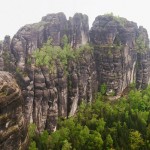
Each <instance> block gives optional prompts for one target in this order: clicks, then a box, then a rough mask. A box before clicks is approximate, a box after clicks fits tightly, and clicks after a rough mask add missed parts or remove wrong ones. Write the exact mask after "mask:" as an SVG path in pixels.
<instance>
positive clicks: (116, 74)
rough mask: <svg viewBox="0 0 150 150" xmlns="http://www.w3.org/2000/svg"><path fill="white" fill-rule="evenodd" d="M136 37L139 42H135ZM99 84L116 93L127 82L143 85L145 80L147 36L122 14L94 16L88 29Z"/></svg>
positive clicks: (147, 73) (147, 51)
mask: <svg viewBox="0 0 150 150" xmlns="http://www.w3.org/2000/svg"><path fill="white" fill-rule="evenodd" d="M139 37H142V38H141V39H140V40H141V42H142V43H140V44H143V46H140V45H138V44H137V40H138V38H139ZM90 40H91V42H92V43H93V44H94V56H95V61H96V67H97V76H98V81H99V85H101V84H102V83H106V85H107V87H108V93H109V94H111V93H112V94H113V93H115V94H116V95H119V94H121V93H122V91H123V90H124V89H125V88H126V87H127V86H128V85H129V84H131V83H133V82H135V83H137V87H138V88H139V87H142V88H143V87H145V86H146V85H147V84H148V82H149V78H150V76H149V72H150V69H149V63H150V61H149V58H150V57H149V52H150V51H149V48H148V47H149V46H148V45H149V40H148V35H147V31H146V30H145V29H144V28H143V27H140V28H138V26H137V25H136V24H135V23H134V22H131V21H128V20H126V19H125V18H117V17H114V16H109V15H104V16H98V17H97V18H96V19H95V21H94V23H93V27H92V28H91V30H90Z"/></svg>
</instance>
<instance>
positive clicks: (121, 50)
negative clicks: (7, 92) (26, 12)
mask: <svg viewBox="0 0 150 150" xmlns="http://www.w3.org/2000/svg"><path fill="white" fill-rule="evenodd" d="M63 35H67V36H68V39H69V42H70V44H71V46H72V47H79V46H80V45H84V44H86V43H87V42H89V41H90V42H91V43H92V44H93V46H94V50H93V51H92V52H89V51H85V52H84V53H82V59H78V61H70V62H69V65H68V73H69V75H66V74H65V72H64V70H63V69H62V68H61V67H60V66H59V64H58V65H56V67H55V69H56V71H55V73H49V70H48V69H47V68H46V67H35V65H34V63H33V62H34V60H32V63H31V64H29V63H28V58H30V57H31V56H32V54H33V51H35V49H36V48H40V47H41V46H42V44H43V43H44V42H46V41H47V39H48V38H49V37H51V38H52V39H53V44H54V45H61V39H62V37H63ZM140 42H141V43H140ZM0 52H1V53H0V54H1V55H0V69H1V70H7V71H10V72H12V73H14V75H16V78H17V80H18V84H19V85H20V86H21V89H22V94H23V97H24V101H25V103H24V106H25V117H26V120H27V121H28V122H34V123H36V125H37V127H38V129H39V131H42V130H43V129H48V130H49V131H52V130H55V129H56V119H57V117H58V116H64V117H67V116H69V115H73V114H74V113H75V112H76V110H77V106H78V104H79V103H80V102H81V101H83V100H85V101H87V102H90V101H91V100H92V98H93V95H94V93H95V92H97V91H98V89H99V87H100V85H102V84H103V83H105V84H106V85H107V87H108V89H107V94H115V95H121V93H122V92H123V91H124V89H126V87H127V86H128V85H129V84H131V83H133V82H136V83H137V87H138V88H144V87H145V86H146V85H147V84H148V83H149V77H150V70H149V63H150V60H149V58H150V57H149V54H150V51H149V39H148V35H147V31H146V30H145V29H144V28H143V27H139V28H138V26H137V24H136V23H134V22H131V21H128V20H126V19H124V18H117V17H114V16H111V15H104V16H98V17H96V19H95V21H94V23H93V26H92V28H91V30H89V25H88V17H87V16H86V15H83V14H80V13H77V14H75V15H74V17H72V18H69V20H67V19H66V17H65V15H64V14H63V13H58V14H49V15H47V16H45V17H43V18H42V20H41V21H40V22H39V23H35V24H31V25H26V26H24V27H22V28H21V29H20V30H19V31H18V32H17V33H16V35H15V36H14V37H13V39H12V40H10V38H9V37H8V36H6V37H5V39H4V41H3V44H1V45H0ZM16 72H17V73H16Z"/></svg>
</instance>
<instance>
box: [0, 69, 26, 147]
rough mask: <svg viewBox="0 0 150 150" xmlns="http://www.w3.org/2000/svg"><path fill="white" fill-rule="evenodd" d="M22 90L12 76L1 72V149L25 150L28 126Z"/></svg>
mask: <svg viewBox="0 0 150 150" xmlns="http://www.w3.org/2000/svg"><path fill="white" fill-rule="evenodd" d="M22 104H23V99H22V95H21V90H20V88H19V87H18V85H17V83H16V81H15V80H14V78H13V77H12V75H11V74H9V73H7V72H3V71H0V149H1V150H12V149H13V150H17V149H25V148H26V145H27V124H26V123H25V120H24V116H23V107H22Z"/></svg>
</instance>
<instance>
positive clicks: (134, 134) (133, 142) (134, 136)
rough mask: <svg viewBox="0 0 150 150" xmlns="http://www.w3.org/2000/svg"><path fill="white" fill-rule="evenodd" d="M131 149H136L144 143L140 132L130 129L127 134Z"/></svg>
mask: <svg viewBox="0 0 150 150" xmlns="http://www.w3.org/2000/svg"><path fill="white" fill-rule="evenodd" d="M129 140H130V147H131V150H137V149H139V148H140V147H142V146H143V145H144V142H143V139H142V137H141V134H140V133H139V132H138V131H131V132H130V134H129Z"/></svg>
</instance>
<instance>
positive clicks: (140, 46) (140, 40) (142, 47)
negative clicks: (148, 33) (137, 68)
mask: <svg viewBox="0 0 150 150" xmlns="http://www.w3.org/2000/svg"><path fill="white" fill-rule="evenodd" d="M135 49H136V50H137V51H138V52H139V53H144V52H145V51H147V50H148V46H147V45H146V43H145V41H144V37H143V36H142V35H141V34H139V36H138V37H137V38H136V41H135Z"/></svg>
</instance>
